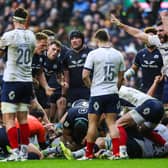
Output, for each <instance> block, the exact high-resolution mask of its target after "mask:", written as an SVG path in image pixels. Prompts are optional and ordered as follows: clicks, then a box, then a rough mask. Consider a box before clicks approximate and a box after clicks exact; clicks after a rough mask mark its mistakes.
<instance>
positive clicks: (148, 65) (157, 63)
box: [134, 48, 163, 90]
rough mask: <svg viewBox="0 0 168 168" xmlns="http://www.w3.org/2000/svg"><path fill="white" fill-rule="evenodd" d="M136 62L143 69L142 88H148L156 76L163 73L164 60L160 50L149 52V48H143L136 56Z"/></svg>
mask: <svg viewBox="0 0 168 168" xmlns="http://www.w3.org/2000/svg"><path fill="white" fill-rule="evenodd" d="M134 64H135V65H136V66H138V67H139V68H141V69H142V90H143V89H145V90H148V89H149V88H150V86H151V85H152V83H153V81H154V78H155V76H156V75H160V74H161V69H162V66H163V60H162V56H161V54H160V52H159V50H158V49H155V50H154V51H152V52H149V51H148V50H147V48H144V49H141V50H140V51H139V52H138V53H137V55H136V57H135V61H134Z"/></svg>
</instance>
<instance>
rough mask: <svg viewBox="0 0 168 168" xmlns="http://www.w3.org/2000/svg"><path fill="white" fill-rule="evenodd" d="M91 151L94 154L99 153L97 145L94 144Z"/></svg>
mask: <svg viewBox="0 0 168 168" xmlns="http://www.w3.org/2000/svg"><path fill="white" fill-rule="evenodd" d="M93 151H94V153H96V152H98V151H99V146H98V145H97V144H94V146H93Z"/></svg>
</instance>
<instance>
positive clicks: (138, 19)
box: [0, 0, 163, 87]
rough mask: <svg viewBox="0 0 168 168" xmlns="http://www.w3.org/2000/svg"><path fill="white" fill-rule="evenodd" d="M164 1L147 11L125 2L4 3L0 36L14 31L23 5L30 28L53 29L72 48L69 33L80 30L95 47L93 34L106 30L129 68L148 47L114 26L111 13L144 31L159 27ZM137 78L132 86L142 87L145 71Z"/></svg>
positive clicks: (2, 0)
mask: <svg viewBox="0 0 168 168" xmlns="http://www.w3.org/2000/svg"><path fill="white" fill-rule="evenodd" d="M162 1H163V0H146V2H147V3H148V4H149V9H143V8H141V6H140V3H139V2H138V1H136V0H134V1H133V3H132V5H131V6H129V7H125V5H124V1H123V0H61V1H60V0H0V9H1V10H0V22H1V24H0V36H1V35H2V34H3V32H5V31H8V30H11V29H12V15H13V11H14V10H15V9H16V8H17V7H18V6H21V7H24V8H26V9H28V10H29V12H30V25H29V26H30V28H31V29H32V30H33V31H34V32H38V31H41V30H43V29H46V28H47V29H51V30H53V31H54V32H55V33H56V35H57V38H58V40H60V41H61V42H62V43H63V44H65V45H68V34H69V32H70V31H71V30H73V29H79V30H80V31H82V32H83V33H84V36H85V43H86V44H87V45H88V46H92V47H94V43H93V41H92V35H93V33H94V32H95V31H96V30H98V29H99V28H106V29H107V30H108V31H109V32H110V34H111V42H112V44H113V46H114V47H115V48H116V49H119V50H120V51H122V52H123V54H124V57H125V62H126V66H127V68H129V67H130V66H131V64H132V61H133V60H134V57H135V55H136V53H137V51H138V50H139V49H141V48H143V47H144V44H143V43H142V42H141V41H139V40H137V39H135V38H132V37H131V36H129V35H128V34H127V33H125V32H124V31H122V30H120V29H118V28H117V27H115V26H112V25H111V23H110V20H109V18H110V13H113V14H115V15H116V16H117V17H118V18H120V19H121V21H122V22H124V23H126V24H129V25H133V26H135V27H137V28H141V29H143V28H145V27H147V26H151V25H155V23H156V21H157V19H158V12H159V10H161V9H160V3H161V2H162ZM2 68H3V67H2ZM137 76H138V77H137V78H136V79H135V77H133V78H131V79H130V81H129V83H128V85H130V86H133V87H135V86H139V85H138V84H139V83H140V79H141V71H139V72H138V75H137Z"/></svg>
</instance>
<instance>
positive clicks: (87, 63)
mask: <svg viewBox="0 0 168 168" xmlns="http://www.w3.org/2000/svg"><path fill="white" fill-rule="evenodd" d="M93 58H94V57H93V54H92V52H90V53H89V54H88V56H87V58H86V61H85V65H84V69H88V70H92V69H93V63H94V60H93Z"/></svg>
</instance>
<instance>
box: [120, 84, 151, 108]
mask: <svg viewBox="0 0 168 168" xmlns="http://www.w3.org/2000/svg"><path fill="white" fill-rule="evenodd" d="M119 97H120V99H121V100H123V101H127V102H129V103H130V104H132V105H134V106H135V107H137V106H139V105H141V104H142V103H144V102H145V101H146V100H149V99H154V98H153V97H151V96H149V95H147V94H145V93H143V92H141V91H139V90H137V89H134V88H132V87H127V86H121V88H120V90H119Z"/></svg>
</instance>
